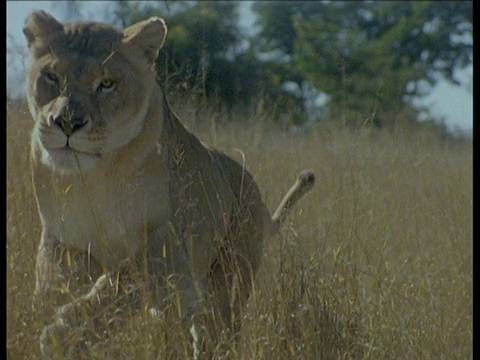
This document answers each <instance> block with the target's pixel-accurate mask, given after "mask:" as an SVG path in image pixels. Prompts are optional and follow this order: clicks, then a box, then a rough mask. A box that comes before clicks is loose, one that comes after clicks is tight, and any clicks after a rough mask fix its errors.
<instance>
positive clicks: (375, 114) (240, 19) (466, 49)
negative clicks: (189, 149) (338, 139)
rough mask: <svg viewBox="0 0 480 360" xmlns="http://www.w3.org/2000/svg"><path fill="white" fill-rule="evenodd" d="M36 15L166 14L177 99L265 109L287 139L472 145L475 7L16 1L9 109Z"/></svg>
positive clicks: (166, 62) (118, 19) (167, 68)
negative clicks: (435, 140)
mask: <svg viewBox="0 0 480 360" xmlns="http://www.w3.org/2000/svg"><path fill="white" fill-rule="evenodd" d="M36 9H43V10H46V11H48V12H50V13H52V14H53V15H54V16H56V17H57V19H59V20H60V21H62V22H69V21H77V20H94V21H102V22H107V23H110V24H112V25H115V26H118V27H123V26H127V25H130V24H132V23H134V22H136V21H139V20H142V19H144V18H146V17H148V16H153V15H157V16H162V17H163V18H165V19H166V21H167V25H168V27H169V34H168V38H167V42H166V45H165V48H164V49H163V51H161V54H160V56H159V58H158V61H157V69H158V73H159V75H160V77H161V79H162V81H163V83H164V86H165V87H166V88H167V89H168V91H169V93H170V96H173V97H176V96H181V97H183V98H184V97H186V96H188V97H191V98H196V99H198V103H199V104H206V103H208V104H210V105H211V104H215V105H216V106H217V107H220V108H222V109H225V110H226V113H227V114H232V113H234V112H235V113H238V112H247V114H245V116H250V117H251V116H254V113H255V110H254V109H258V108H259V107H261V108H262V109H264V110H267V111H268V113H269V114H271V117H272V118H273V119H274V120H275V121H278V122H279V123H280V124H281V125H282V126H284V127H285V128H287V129H289V130H290V131H292V132H303V131H306V130H308V128H309V126H311V124H314V123H318V122H323V123H333V124H335V125H339V126H353V127H358V126H363V125H365V124H372V125H373V126H375V127H387V128H388V127H392V126H399V125H401V126H414V127H416V126H419V125H420V126H423V127H426V126H427V127H434V128H435V131H438V132H440V133H441V134H444V135H445V136H451V135H454V136H460V137H471V136H472V128H473V94H472V90H473V65H472V61H473V52H472V44H473V40H472V3H471V2H466V1H463V2H462V1H455V2H439V1H433V2H427V1H422V2H410V1H397V2H395V1H388V2H380V1H378V2H377V1H374V2H371V1H367V2H342V1H335V2H332V1H330V2H329V1H327V2H313V1H308V2H303V1H295V2H288V1H281V2H274V1H272V2H255V1H242V2H235V1H229V2H226V1H225V2H217V1H215V2H208V1H201V2H200V1H182V2H180V1H160V2H154V1H148V2H142V1H95V2H93V1H92V2H89V1H55V2H51V1H50V2H46V1H45V2H44V1H22V2H13V1H9V2H7V93H8V96H9V97H10V98H11V99H18V98H23V97H24V77H25V69H26V62H27V59H28V52H27V48H26V42H25V39H24V37H23V34H22V27H23V23H24V21H25V18H26V17H27V15H28V14H29V13H30V12H31V11H33V10H36ZM259 102H261V103H259ZM227 118H228V115H227ZM226 120H227V121H228V119H226Z"/></svg>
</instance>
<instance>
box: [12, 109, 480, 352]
mask: <svg viewBox="0 0 480 360" xmlns="http://www.w3.org/2000/svg"><path fill="white" fill-rule="evenodd" d="M7 106H8V108H7V111H8V117H7V355H8V357H9V358H10V359H32V358H36V357H38V356H39V355H38V354H39V347H38V331H39V323H38V321H37V320H36V319H35V318H34V317H32V312H31V310H30V309H31V300H32V299H31V298H32V292H33V288H34V263H35V252H36V246H37V242H38V240H39V236H40V224H39V219H38V216H37V210H36V207H35V202H34V199H33V196H32V190H31V187H30V182H29V181H30V178H29V170H28V167H29V166H28V152H27V148H28V131H29V129H30V127H31V124H32V120H31V119H30V115H29V114H28V112H27V110H26V108H25V107H24V106H19V105H17V104H14V103H9V104H7ZM183 115H184V116H186V117H187V120H188V113H185V114H183ZM192 127H194V128H195V129H194V130H195V132H196V133H197V134H198V135H199V136H200V138H201V139H202V140H205V141H206V142H209V143H213V145H215V146H217V147H218V148H220V149H223V150H226V151H227V152H228V153H229V154H231V155H232V156H234V157H235V158H236V159H237V160H240V159H241V156H240V155H239V153H238V152H236V151H235V150H232V149H233V148H239V149H242V150H243V151H244V155H245V158H246V162H247V167H248V168H249V169H250V170H251V172H252V173H253V175H254V176H255V178H256V179H257V182H258V183H259V186H260V189H261V190H262V192H263V194H264V199H265V200H266V202H267V204H268V206H269V207H270V209H272V210H273V209H274V207H275V206H276V205H277V203H278V201H279V200H280V198H281V196H282V194H283V193H284V192H285V190H286V189H287V188H288V187H289V186H290V185H291V183H292V182H293V181H294V179H295V176H296V174H297V173H298V172H299V171H300V170H301V169H303V168H310V169H312V170H313V171H314V172H315V173H316V176H317V183H316V187H315V189H314V190H313V191H312V192H311V193H310V194H309V195H308V196H307V198H306V199H303V200H302V201H301V203H300V204H299V205H298V207H296V208H295V210H294V211H293V215H292V217H291V219H290V221H289V223H288V225H287V226H286V227H285V228H284V230H283V235H282V236H280V237H278V238H276V239H271V240H270V241H268V242H267V243H266V246H265V258H264V261H263V264H262V267H261V269H260V271H259V274H258V277H257V280H256V288H255V291H254V293H253V295H252V298H251V301H250V303H249V306H248V308H247V311H246V315H245V319H244V327H243V331H242V339H241V341H240V342H241V343H240V344H239V345H238V346H234V344H232V343H229V342H228V341H226V342H225V343H224V344H221V347H222V351H218V353H219V354H220V353H223V355H224V357H223V358H228V359H272V358H274V359H275V358H276V359H343V358H345V359H360V358H364V359H424V358H435V359H466V358H472V356H473V351H472V338H473V335H472V314H473V303H472V291H473V290H472V286H473V283H472V255H471V254H472V239H473V234H472V224H473V214H472V183H473V180H472V175H473V174H472V172H473V169H472V144H471V143H469V142H468V143H442V142H439V141H436V140H434V139H428V138H425V137H422V136H420V134H410V135H409V134H407V133H406V132H402V131H398V132H397V133H395V134H393V133H390V132H388V131H383V132H378V133H373V132H372V133H371V132H367V131H360V132H357V133H355V132H352V131H348V130H332V129H321V128H317V129H313V130H312V131H311V132H310V133H308V134H304V135H299V136H295V137H294V136H291V135H287V134H285V133H281V132H279V131H276V130H275V129H273V128H271V127H268V126H267V125H265V124H255V125H254V126H251V127H247V126H246V125H244V126H242V125H240V124H237V125H236V126H230V127H226V126H225V127H224V126H218V127H216V128H213V127H212V126H211V124H208V125H207V126H204V125H202V126H200V125H198V126H192ZM117 330H118V331H117V333H116V334H115V336H114V337H113V340H114V341H112V340H111V341H110V342H109V343H105V345H104V347H105V349H104V351H105V352H104V355H103V356H104V357H105V354H109V355H110V357H115V358H125V359H127V358H131V359H133V358H136V359H153V358H158V359H166V358H170V356H169V355H168V354H169V353H168V351H169V350H168V346H167V344H166V343H167V342H170V345H171V343H176V344H174V345H175V346H177V347H179V348H181V347H182V346H184V344H185V341H184V340H185V339H184V338H182V337H181V336H177V335H176V334H175V333H172V332H173V331H174V329H173V328H172V327H170V326H169V325H168V324H158V323H152V322H151V321H149V320H148V319H147V318H146V317H143V316H139V317H138V318H136V319H127V321H126V325H125V326H123V327H122V328H121V329H117ZM165 332H167V333H168V334H167V337H166V336H165Z"/></svg>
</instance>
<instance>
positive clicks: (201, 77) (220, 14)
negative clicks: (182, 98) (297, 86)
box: [116, 1, 262, 106]
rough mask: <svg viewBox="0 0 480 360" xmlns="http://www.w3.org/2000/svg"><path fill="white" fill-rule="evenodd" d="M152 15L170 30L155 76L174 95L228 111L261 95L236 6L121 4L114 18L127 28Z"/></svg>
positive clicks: (259, 84)
mask: <svg viewBox="0 0 480 360" xmlns="http://www.w3.org/2000/svg"><path fill="white" fill-rule="evenodd" d="M139 5H141V7H138V6H139ZM129 8H130V9H131V10H130V12H129V11H128V9H129ZM153 15H160V16H162V17H163V18H164V19H165V20H166V22H167V24H168V37H167V41H166V43H165V46H164V48H163V49H162V51H161V52H160V55H159V58H158V60H157V70H158V71H157V72H158V74H159V76H160V78H161V80H162V82H163V83H164V86H165V87H168V88H169V90H170V91H173V92H175V91H177V92H182V93H184V92H187V93H189V94H192V93H193V94H197V95H198V96H199V97H202V98H214V99H217V100H219V101H220V102H222V103H223V104H225V105H227V106H231V105H232V104H234V103H235V102H238V101H240V102H243V103H244V104H246V103H248V102H249V101H250V100H251V99H252V98H253V97H254V96H255V94H256V93H258V92H259V91H260V90H259V87H260V86H261V84H262V79H261V77H262V71H259V69H258V68H257V67H256V65H257V61H256V59H255V58H254V56H253V54H252V53H251V52H249V51H248V50H247V49H245V48H244V47H243V46H242V42H243V40H244V37H243V34H241V33H240V28H239V24H238V19H239V15H238V3H237V2H200V1H199V2H156V3H150V2H147V3H146V5H145V3H143V4H142V3H135V2H133V3H132V2H128V4H127V3H126V2H124V1H120V2H118V6H117V10H116V16H117V18H118V19H120V20H121V22H122V24H123V25H128V24H130V23H133V22H135V21H138V20H140V19H142V18H145V17H147V16H153Z"/></svg>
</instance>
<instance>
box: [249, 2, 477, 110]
mask: <svg viewBox="0 0 480 360" xmlns="http://www.w3.org/2000/svg"><path fill="white" fill-rule="evenodd" d="M255 9H256V11H257V13H258V15H259V24H260V25H261V27H262V30H261V32H260V36H261V37H262V38H263V39H262V42H261V46H260V49H261V50H262V51H264V52H269V53H271V54H276V59H272V62H276V63H277V66H278V63H279V60H278V59H287V61H286V62H285V63H284V68H285V71H286V72H287V73H288V75H289V76H291V78H292V79H294V81H298V79H302V78H304V79H306V80H308V81H309V82H311V83H312V84H313V85H314V86H315V88H316V89H317V90H318V91H321V92H324V93H327V94H329V95H330V96H331V101H330V103H329V107H330V109H331V112H332V114H333V115H338V114H339V113H345V112H347V113H348V112H353V113H356V114H360V115H361V116H362V117H366V116H368V115H369V114H371V113H376V114H382V113H387V112H397V111H401V110H404V109H408V110H410V111H412V116H413V117H415V115H416V113H415V111H413V110H414V109H413V107H412V103H411V99H412V97H413V96H421V95H424V89H425V87H424V86H421V85H422V84H425V83H426V84H434V83H435V82H436V80H437V77H436V76H435V75H436V74H438V73H439V72H440V73H442V74H443V75H444V76H445V77H446V78H447V79H449V80H450V81H452V82H455V81H456V79H455V78H454V77H453V74H454V69H455V68H457V67H459V66H460V67H462V66H465V65H467V64H469V63H471V62H472V44H471V41H470V42H469V41H468V37H469V35H471V31H472V7H471V3H470V2H404V1H398V2H339V1H335V2H281V3H277V2H272V3H270V2H262V3H258V4H256V6H255Z"/></svg>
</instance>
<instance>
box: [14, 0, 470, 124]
mask: <svg viewBox="0 0 480 360" xmlns="http://www.w3.org/2000/svg"><path fill="white" fill-rule="evenodd" d="M61 3H64V2H63V1H54V2H52V1H7V91H8V93H9V94H13V95H16V96H18V95H20V96H23V94H24V93H25V91H24V85H23V81H22V79H24V77H25V68H26V64H27V58H28V56H27V44H26V41H25V38H24V36H23V33H22V28H23V24H24V21H25V18H26V17H27V16H28V14H29V13H30V12H32V11H33V10H45V11H48V12H49V13H51V14H52V15H53V16H55V17H56V18H57V19H58V20H60V21H67V20H68V21H72V20H80V19H66V14H65V13H64V9H65V8H64V6H62V5H61ZM111 5H112V2H109V1H88V2H82V4H81V7H80V9H81V17H82V20H93V21H104V19H105V15H106V14H107V11H108V7H109V6H111ZM242 18H243V19H244V21H245V16H242ZM246 21H247V22H250V21H249V19H246ZM458 79H459V80H461V81H462V85H461V86H454V85H451V84H450V83H448V82H446V81H441V82H439V84H438V85H437V86H435V87H434V88H433V89H432V91H431V93H430V94H429V95H428V96H427V97H425V98H424V99H422V101H421V102H419V103H421V104H426V105H428V107H429V109H430V112H431V114H432V115H433V116H438V117H442V118H444V120H445V124H446V125H447V126H448V127H449V128H450V129H454V128H459V129H461V130H464V131H467V132H468V133H471V131H472V128H473V92H472V90H473V66H470V67H469V68H467V69H465V70H462V71H459V72H458ZM469 89H470V91H469Z"/></svg>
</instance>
